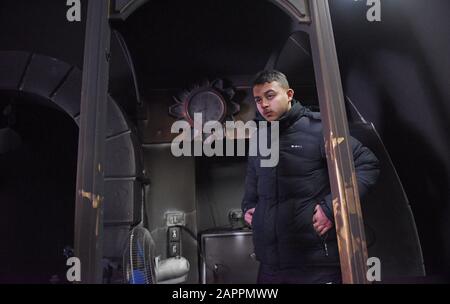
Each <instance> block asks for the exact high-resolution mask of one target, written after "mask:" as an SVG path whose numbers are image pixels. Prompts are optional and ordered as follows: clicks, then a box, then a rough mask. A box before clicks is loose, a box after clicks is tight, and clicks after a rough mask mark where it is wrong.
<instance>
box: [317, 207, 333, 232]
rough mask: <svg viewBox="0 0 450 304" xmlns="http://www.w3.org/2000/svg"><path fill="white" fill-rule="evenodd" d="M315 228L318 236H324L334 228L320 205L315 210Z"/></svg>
mask: <svg viewBox="0 0 450 304" xmlns="http://www.w3.org/2000/svg"><path fill="white" fill-rule="evenodd" d="M313 226H314V229H315V230H316V232H317V234H318V235H320V236H322V235H324V234H325V233H326V232H327V231H328V230H330V229H331V228H332V227H333V223H332V222H331V221H330V220H329V219H328V217H327V216H326V215H325V213H324V212H323V210H322V207H320V205H317V206H316V208H314V215H313Z"/></svg>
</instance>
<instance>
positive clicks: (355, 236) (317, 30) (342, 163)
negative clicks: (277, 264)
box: [310, 0, 367, 284]
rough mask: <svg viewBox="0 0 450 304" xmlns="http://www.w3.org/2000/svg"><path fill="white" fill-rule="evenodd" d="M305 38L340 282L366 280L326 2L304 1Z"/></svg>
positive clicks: (358, 211)
mask: <svg viewBox="0 0 450 304" xmlns="http://www.w3.org/2000/svg"><path fill="white" fill-rule="evenodd" d="M310 9H311V20H312V22H311V32H310V41H311V49H312V54H313V60H314V71H315V78H316V84H317V90H318V95H319V105H320V110H321V113H322V121H323V132H324V133H323V135H324V139H325V147H326V151H327V163H328V173H329V177H330V184H331V192H332V195H333V209H334V217H335V225H336V231H337V238H338V245H339V255H340V261H341V270H342V280H343V283H357V284H363V283H367V279H366V273H367V266H366V263H367V246H366V238H365V232H364V224H363V220H362V213H361V206H360V202H359V194H358V187H357V183H356V176H355V169H354V163H353V154H352V151H351V147H350V145H349V142H348V140H347V139H348V137H349V131H348V126H347V115H346V112H345V104H344V95H343V91H342V84H341V76H340V73H339V66H338V60H337V55H336V47H335V43H334V36H333V28H332V24H331V16H330V9H329V6H328V0H312V1H310Z"/></svg>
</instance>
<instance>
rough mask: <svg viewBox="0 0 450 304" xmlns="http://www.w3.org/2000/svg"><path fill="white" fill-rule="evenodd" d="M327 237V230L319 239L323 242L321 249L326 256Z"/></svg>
mask: <svg viewBox="0 0 450 304" xmlns="http://www.w3.org/2000/svg"><path fill="white" fill-rule="evenodd" d="M327 237H328V232H326V233H325V236H324V237H322V236H321V237H320V239H321V240H322V243H323V251H324V252H325V256H328V245H327V242H326V241H327Z"/></svg>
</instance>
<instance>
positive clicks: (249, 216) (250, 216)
mask: <svg viewBox="0 0 450 304" xmlns="http://www.w3.org/2000/svg"><path fill="white" fill-rule="evenodd" d="M253 213H255V208H252V209H248V210H247V212H245V215H244V219H245V221H246V222H247V223H248V224H249V225H252V219H253Z"/></svg>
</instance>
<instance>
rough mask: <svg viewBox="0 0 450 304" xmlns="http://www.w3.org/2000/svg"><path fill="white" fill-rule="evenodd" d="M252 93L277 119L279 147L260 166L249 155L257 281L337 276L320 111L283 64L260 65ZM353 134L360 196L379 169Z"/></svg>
mask: <svg viewBox="0 0 450 304" xmlns="http://www.w3.org/2000/svg"><path fill="white" fill-rule="evenodd" d="M253 95H254V99H255V102H256V106H257V108H258V112H259V113H260V114H261V116H262V117H263V118H264V119H265V120H267V121H268V122H269V126H268V128H270V123H271V122H274V121H278V122H279V150H280V151H279V162H278V164H277V165H276V166H275V167H262V166H261V165H260V164H261V162H260V160H261V159H262V157H260V156H254V157H249V159H248V165H247V177H246V181H245V195H244V198H243V201H242V209H243V212H244V217H245V221H246V222H247V223H248V224H250V225H251V226H252V229H253V241H254V246H255V254H256V257H257V259H258V260H259V262H260V265H261V266H260V269H259V274H258V283H300V284H301V283H330V282H331V283H340V281H341V273H340V267H339V252H338V247H337V239H336V230H335V227H334V222H333V221H334V218H333V207H332V203H331V190H330V184H329V178H328V169H327V162H326V156H325V148H324V141H323V134H322V123H321V120H320V114H319V113H315V112H311V111H310V110H308V109H307V108H305V107H303V106H302V105H301V104H300V103H299V102H297V101H295V100H294V99H293V96H294V91H293V90H292V89H291V88H289V84H288V81H287V79H286V76H285V75H284V74H282V73H281V72H279V71H262V72H260V73H259V74H258V75H257V76H256V79H255V81H254V83H253ZM268 133H270V132H268ZM349 140H350V144H351V147H352V151H353V157H354V163H355V169H356V177H357V180H358V189H359V192H360V196H363V195H364V194H365V193H366V192H367V190H368V188H369V187H370V186H371V185H373V184H374V183H375V181H376V179H377V177H378V173H379V170H378V160H377V158H376V157H375V156H374V154H373V153H372V152H371V151H370V150H369V149H367V148H366V147H364V146H362V145H361V143H360V142H359V141H357V140H356V139H354V138H352V137H350V138H349ZM258 155H259V154H258Z"/></svg>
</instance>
